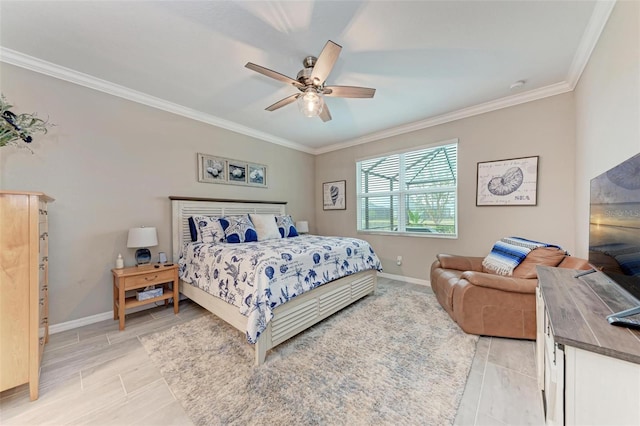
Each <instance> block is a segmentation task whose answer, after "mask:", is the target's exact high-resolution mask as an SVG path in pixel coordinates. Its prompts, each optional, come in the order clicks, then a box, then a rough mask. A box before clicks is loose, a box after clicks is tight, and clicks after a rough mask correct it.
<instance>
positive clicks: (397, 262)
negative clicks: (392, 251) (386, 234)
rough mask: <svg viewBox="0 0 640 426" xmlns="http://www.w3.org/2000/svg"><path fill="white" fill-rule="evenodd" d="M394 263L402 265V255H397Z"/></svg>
mask: <svg viewBox="0 0 640 426" xmlns="http://www.w3.org/2000/svg"><path fill="white" fill-rule="evenodd" d="M396 265H398V266H400V265H402V256H398V257H397V258H396Z"/></svg>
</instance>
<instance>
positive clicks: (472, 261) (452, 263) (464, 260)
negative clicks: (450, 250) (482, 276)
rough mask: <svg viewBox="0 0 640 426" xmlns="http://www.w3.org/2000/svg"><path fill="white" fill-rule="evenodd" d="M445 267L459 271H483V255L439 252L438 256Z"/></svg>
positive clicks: (441, 265) (442, 266) (441, 264)
mask: <svg viewBox="0 0 640 426" xmlns="http://www.w3.org/2000/svg"><path fill="white" fill-rule="evenodd" d="M436 257H437V258H438V260H439V261H440V267H441V268H443V269H455V270H457V271H482V260H483V258H482V257H471V256H457V255H455V254H439V255H437V256H436Z"/></svg>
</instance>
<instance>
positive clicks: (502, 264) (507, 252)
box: [482, 237, 558, 275]
mask: <svg viewBox="0 0 640 426" xmlns="http://www.w3.org/2000/svg"><path fill="white" fill-rule="evenodd" d="M538 247H558V246H554V245H552V244H546V243H540V242H538V241H531V240H526V239H524V238H519V237H508V238H503V239H501V240H500V241H497V242H496V243H495V245H494V246H493V248H492V249H491V253H489V255H488V256H487V257H485V258H484V260H483V261H482V266H484V267H485V269H487V270H489V271H491V272H494V273H496V274H498V275H513V270H514V269H515V268H516V267H517V266H518V265H520V263H522V261H523V260H524V259H525V257H527V255H528V254H529V252H531V250H535V249H537V248H538Z"/></svg>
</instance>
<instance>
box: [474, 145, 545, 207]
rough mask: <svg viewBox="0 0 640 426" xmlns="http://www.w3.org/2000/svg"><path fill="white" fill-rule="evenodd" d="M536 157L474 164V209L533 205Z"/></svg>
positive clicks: (535, 182)
mask: <svg viewBox="0 0 640 426" xmlns="http://www.w3.org/2000/svg"><path fill="white" fill-rule="evenodd" d="M538 159H539V157H538V156H535V157H522V158H512V159H509V160H497V161H485V162H479V163H478V174H477V187H476V206H535V205H537V203H538V198H537V192H538Z"/></svg>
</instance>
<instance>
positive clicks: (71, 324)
mask: <svg viewBox="0 0 640 426" xmlns="http://www.w3.org/2000/svg"><path fill="white" fill-rule="evenodd" d="M185 299H187V297H186V296H185V295H184V294H182V293H181V294H180V299H179V300H180V301H182V300H185ZM170 300H173V299H170ZM171 303H173V302H171ZM157 306H158V305H155V304H148V305H142V306H136V307H135V308H131V309H128V310H127V314H132V313H134V312H140V311H144V310H147V309H151V308H155V307H157ZM108 319H113V311H107V312H103V313H101V314H95V315H91V316H88V317H84V318H78V319H75V320H71V321H67V322H61V323H58V324H53V325H52V326H51V327H49V334H56V333H61V332H63V331H67V330H73V329H74V328H79V327H84V326H85V325H89V324H94V323H96V322H100V321H104V320H108ZM114 321H116V320H114Z"/></svg>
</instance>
